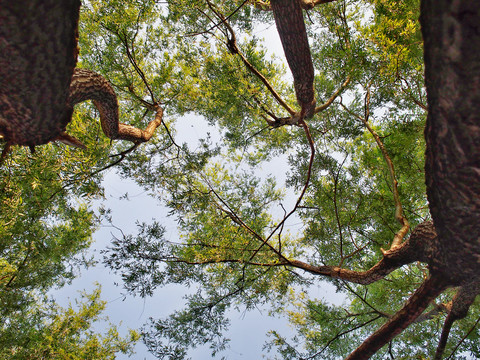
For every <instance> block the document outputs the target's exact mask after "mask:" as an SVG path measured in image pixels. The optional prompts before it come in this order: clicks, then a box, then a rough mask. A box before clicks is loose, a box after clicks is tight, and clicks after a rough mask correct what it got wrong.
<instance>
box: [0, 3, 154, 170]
mask: <svg viewBox="0 0 480 360" xmlns="http://www.w3.org/2000/svg"><path fill="white" fill-rule="evenodd" d="M79 9H80V1H79V0H61V1H59V0H15V1H12V0H0V135H3V137H4V138H5V140H6V141H7V147H6V149H7V150H8V146H9V145H15V144H18V145H27V146H30V148H31V149H33V148H34V147H35V146H36V145H40V144H45V143H47V142H49V141H52V140H60V141H63V142H66V143H68V144H70V145H76V146H83V144H81V143H80V142H79V141H78V140H76V139H74V138H73V137H71V136H69V135H67V134H65V132H64V131H65V128H66V126H67V124H68V123H69V122H70V121H71V119H72V113H73V106H74V105H75V104H76V103H78V102H80V101H84V100H90V99H91V100H93V101H94V104H95V105H96V107H97V108H98V109H99V112H100V120H101V124H102V129H103V131H104V133H105V135H107V136H108V137H110V138H112V139H121V140H129V141H133V142H136V143H140V142H145V141H148V140H149V139H150V137H151V136H152V134H153V132H154V131H155V129H156V128H157V127H158V126H159V125H160V124H161V122H162V117H163V109H161V107H160V106H158V105H156V104H151V107H152V109H153V110H155V111H156V115H155V119H154V120H153V121H151V122H150V123H149V124H148V126H147V128H146V129H145V130H142V129H137V128H135V127H133V126H130V125H126V124H122V123H119V118H118V102H117V97H116V94H115V91H114V90H113V88H112V86H111V85H110V84H109V83H108V81H107V80H106V79H104V78H103V77H102V76H101V75H99V74H96V73H94V72H92V71H89V70H84V69H75V65H76V63H77V54H78V50H77V38H78V34H77V28H78V17H79ZM4 154H5V151H4V152H3V153H2V157H3V156H4ZM0 162H1V158H0Z"/></svg>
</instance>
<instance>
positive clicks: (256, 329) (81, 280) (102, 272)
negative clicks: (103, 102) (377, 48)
mask: <svg viewBox="0 0 480 360" xmlns="http://www.w3.org/2000/svg"><path fill="white" fill-rule="evenodd" d="M189 120H190V121H189ZM182 124H183V126H181V128H180V129H179V131H178V132H179V133H180V134H183V137H185V138H188V140H189V143H190V144H195V143H196V141H195V139H199V138H200V137H202V136H203V135H204V134H205V132H206V131H209V129H208V128H207V125H206V123H205V122H203V121H202V120H201V119H199V118H194V117H191V118H190V119H189V118H186V119H184V121H183V122H182ZM210 132H211V129H210ZM183 140H184V139H178V141H179V142H180V143H181V142H182V141H183ZM279 162H281V159H278V160H277V161H276V162H273V163H271V164H269V165H268V166H266V167H265V169H264V171H265V173H273V174H274V175H276V177H277V179H278V181H279V183H282V182H284V180H285V174H284V173H282V172H281V171H282V170H283V169H285V168H286V167H284V166H278V165H279V164H278V163H279ZM103 186H104V187H105V198H106V199H105V201H102V204H103V205H104V206H105V207H106V208H110V209H112V217H113V224H114V225H115V226H117V227H119V228H121V230H122V231H123V232H124V233H125V234H129V233H132V234H135V233H136V231H137V229H136V225H135V223H136V221H139V222H142V221H145V222H150V221H151V220H152V219H157V220H159V221H160V222H161V223H162V225H164V226H165V227H166V230H167V233H166V239H168V240H172V241H173V240H175V239H177V238H178V234H177V231H176V226H175V222H174V221H173V219H172V218H171V217H168V216H167V211H168V210H167V209H166V208H164V207H162V206H161V204H160V203H159V202H158V200H156V199H154V198H152V197H150V196H149V195H148V194H147V193H146V191H145V190H143V189H142V188H140V187H138V186H137V185H136V184H135V183H134V182H133V181H132V180H128V179H121V178H120V177H119V176H118V175H117V174H116V173H115V171H114V170H110V171H108V173H107V174H106V176H105V179H104V182H103ZM126 193H128V199H126V198H125V197H124V195H125V194H126ZM295 222H296V221H295V219H293V220H292V221H291V223H290V227H291V228H295V226H298V223H297V224H295ZM112 235H115V236H117V237H119V236H121V234H120V232H119V230H117V229H115V228H113V227H111V226H110V225H108V224H103V225H102V226H101V227H100V229H99V230H98V231H97V232H96V233H95V234H94V244H93V246H92V248H91V249H90V250H89V253H90V254H91V255H93V256H94V257H95V259H96V260H99V261H100V263H99V264H98V265H97V266H96V267H93V268H90V269H88V270H85V269H84V270H82V272H81V274H80V276H79V277H78V278H77V279H76V280H74V281H73V283H72V284H71V285H67V286H65V287H64V288H62V289H59V290H56V291H53V292H52V295H53V296H54V298H55V299H56V301H57V302H58V303H59V304H60V305H62V306H67V305H68V304H69V302H72V303H73V302H74V299H75V298H78V297H79V292H80V291H87V292H91V291H92V290H93V289H94V288H95V283H99V284H101V286H102V300H105V301H107V307H106V311H105V313H104V315H106V316H108V317H109V320H110V322H112V323H113V324H117V325H118V324H120V323H121V325H120V326H119V330H120V333H121V334H123V335H125V334H126V333H127V329H128V328H132V329H138V328H140V327H142V325H143V324H145V323H146V322H147V320H148V319H149V317H153V318H156V319H158V318H163V317H166V316H168V315H169V314H171V313H172V312H173V311H174V310H179V309H181V307H182V306H181V305H182V304H184V300H183V296H184V295H185V294H187V293H189V292H190V291H191V290H188V289H185V288H182V287H181V286H180V285H169V286H167V287H164V288H161V289H157V291H156V292H155V295H154V296H153V297H149V298H145V299H142V298H140V297H132V296H131V295H126V296H125V291H124V290H123V289H122V281H121V279H120V277H119V276H117V275H115V274H113V273H112V272H111V271H110V270H109V269H107V268H105V267H104V266H103V265H102V264H101V259H102V255H101V254H100V251H101V250H102V249H105V248H106V247H107V246H108V245H109V243H110V241H111V239H112ZM115 284H118V285H115ZM320 285H322V286H321V287H320ZM312 292H313V295H315V296H317V297H320V298H325V299H326V300H330V301H334V302H337V303H338V302H341V300H342V298H341V297H338V295H337V294H335V291H334V289H333V287H331V285H328V284H326V283H319V287H317V288H314V289H312ZM267 312H268V309H267V308H264V309H257V310H253V311H250V312H243V313H238V312H233V311H232V312H231V313H230V320H231V324H232V325H231V328H230V331H229V332H228V335H227V336H228V337H229V338H230V339H231V342H230V347H229V349H227V350H226V351H224V352H222V353H220V354H219V355H220V356H226V357H227V358H228V359H231V360H234V359H260V358H261V356H262V354H264V352H263V351H262V347H263V345H264V344H265V342H266V341H267V340H268V338H267V337H266V334H267V332H268V331H269V330H272V329H275V330H278V331H279V332H280V333H281V334H282V335H285V336H289V335H292V334H293V330H292V328H291V327H290V326H289V325H288V322H287V319H285V318H271V317H268V316H267ZM104 327H105V323H100V324H98V326H97V328H98V329H99V330H102V329H103V328H104ZM136 351H137V353H136V355H134V356H133V357H132V358H133V359H146V360H150V359H155V357H154V356H153V355H151V354H150V353H148V351H147V349H146V347H145V346H144V345H143V343H139V344H138V345H137V347H136ZM189 355H190V356H192V358H193V359H207V358H211V356H210V351H209V349H208V347H206V348H200V349H196V350H194V351H192V352H191V353H189ZM118 359H127V356H125V355H120V356H119V357H118Z"/></svg>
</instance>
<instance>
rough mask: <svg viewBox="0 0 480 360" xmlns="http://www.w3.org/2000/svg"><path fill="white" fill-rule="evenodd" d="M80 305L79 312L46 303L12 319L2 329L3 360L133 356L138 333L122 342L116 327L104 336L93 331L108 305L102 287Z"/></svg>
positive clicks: (85, 298)
mask: <svg viewBox="0 0 480 360" xmlns="http://www.w3.org/2000/svg"><path fill="white" fill-rule="evenodd" d="M77 305H78V310H77V311H76V310H75V309H74V308H73V307H72V305H70V306H69V307H68V308H67V309H63V308H61V307H59V306H58V305H57V304H55V303H54V302H52V301H48V300H47V299H44V300H43V302H42V301H38V303H37V304H36V306H34V307H31V308H30V309H28V310H27V311H25V312H23V313H17V314H16V316H14V317H12V316H11V317H10V318H9V321H8V322H6V323H4V324H3V325H2V329H1V330H2V332H1V335H2V336H1V337H0V342H1V345H2V346H1V350H0V355H1V357H2V359H115V358H116V357H115V354H116V353H118V352H122V353H124V354H132V353H133V346H132V345H133V344H135V342H136V341H137V340H138V338H139V334H138V333H137V332H135V331H130V334H129V336H127V337H126V338H124V339H122V338H121V337H120V336H119V334H118V331H117V328H116V327H115V326H110V328H109V329H108V331H107V333H106V334H105V335H100V334H98V333H95V332H94V331H92V330H91V327H92V324H93V323H94V322H96V321H98V320H99V319H100V313H101V311H103V310H104V309H105V305H106V302H105V301H101V300H100V287H97V289H96V290H95V291H94V292H93V293H92V294H82V301H81V302H77Z"/></svg>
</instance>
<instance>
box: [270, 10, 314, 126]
mask: <svg viewBox="0 0 480 360" xmlns="http://www.w3.org/2000/svg"><path fill="white" fill-rule="evenodd" d="M271 6H272V10H273V15H274V17H275V23H276V25H277V30H278V34H279V35H280V39H281V41H282V46H283V50H284V52H285V57H286V59H287V63H288V66H289V67H290V70H291V71H292V74H293V81H294V84H295V93H296V95H297V101H298V104H299V105H300V106H301V107H302V111H303V113H304V115H305V116H306V117H307V118H308V117H311V116H313V114H314V110H315V103H316V102H315V94H314V91H313V80H314V70H313V63H312V55H311V53H310V46H309V45H308V37H307V32H306V29H305V23H304V21H303V14H302V8H301V7H300V3H299V2H298V1H297V0H272V1H271Z"/></svg>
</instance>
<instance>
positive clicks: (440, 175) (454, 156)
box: [420, 0, 480, 285]
mask: <svg viewBox="0 0 480 360" xmlns="http://www.w3.org/2000/svg"><path fill="white" fill-rule="evenodd" d="M420 21H421V25H422V33H423V38H424V47H425V55H424V56H425V82H426V88H427V99H428V118H427V126H426V129H425V139H426V144H427V149H426V165H425V170H426V171H425V172H426V185H427V195H428V200H429V204H430V211H431V214H432V217H433V220H434V223H435V228H436V230H437V233H438V236H439V244H438V246H439V250H440V251H439V253H440V256H439V258H438V259H436V262H435V263H434V264H433V268H432V271H433V272H442V273H443V274H444V276H446V277H447V278H448V279H449V282H450V283H451V284H452V285H455V284H458V283H459V282H462V281H464V280H465V279H468V278H474V277H478V276H479V269H480V263H479V261H480V241H479V235H480V57H479V51H480V5H479V4H478V2H477V1H471V0H456V1H451V0H441V1H438V0H423V1H422V5H421V17H420Z"/></svg>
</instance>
